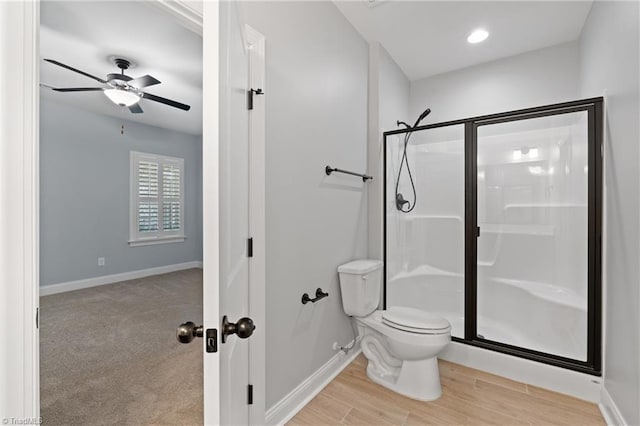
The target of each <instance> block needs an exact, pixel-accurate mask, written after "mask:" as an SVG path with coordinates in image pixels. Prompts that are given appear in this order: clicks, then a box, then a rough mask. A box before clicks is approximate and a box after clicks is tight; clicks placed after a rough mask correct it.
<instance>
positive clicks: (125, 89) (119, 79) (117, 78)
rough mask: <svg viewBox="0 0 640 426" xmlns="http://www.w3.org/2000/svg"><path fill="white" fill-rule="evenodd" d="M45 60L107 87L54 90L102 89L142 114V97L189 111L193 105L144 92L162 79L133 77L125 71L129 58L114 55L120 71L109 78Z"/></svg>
mask: <svg viewBox="0 0 640 426" xmlns="http://www.w3.org/2000/svg"><path fill="white" fill-rule="evenodd" d="M45 61H47V62H49V63H51V64H54V65H57V66H59V67H62V68H65V69H67V70H69V71H73V72H76V73H78V74H81V75H84V76H85V77H89V78H91V79H93V80H96V81H98V82H100V83H102V84H104V85H105V86H106V87H70V88H55V87H53V88H52V90H54V91H56V92H97V91H102V92H104V94H105V95H106V96H107V98H109V100H110V101H111V102H113V103H114V104H116V105H119V106H122V107H127V108H129V111H131V112H132V113H134V114H140V113H142V112H144V111H143V110H142V108H141V107H140V105H138V102H140V100H141V99H142V98H144V99H148V100H150V101H154V102H158V103H161V104H165V105H168V106H170V107H174V108H178V109H181V110H183V111H189V110H190V109H191V106H189V105H186V104H183V103H180V102H176V101H173V100H171V99H166V98H163V97H160V96H156V95H152V94H151V93H146V92H143V91H142V90H141V89H142V88H144V87H148V86H153V85H156V84H160V80H157V79H156V78H154V77H152V76H150V75H143V76H142V77H137V78H132V77H130V76H128V75H126V74H125V73H124V71H125V70H126V69H129V67H130V66H131V62H130V61H129V60H127V59H123V58H118V57H114V58H113V62H114V64H115V65H116V66H117V67H118V68H120V73H111V74H107V79H106V80H103V79H101V78H99V77H96V76H94V75H91V74H89V73H86V72H84V71H80V70H79V69H76V68H73V67H71V66H69V65H66V64H63V63H62V62H58V61H56V60H53V59H45Z"/></svg>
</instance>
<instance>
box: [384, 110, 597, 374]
mask: <svg viewBox="0 0 640 426" xmlns="http://www.w3.org/2000/svg"><path fill="white" fill-rule="evenodd" d="M602 103H603V101H602V98H594V99H586V100H580V101H575V102H568V103H563V104H555V105H548V106H542V107H537V108H530V109H526V110H518V111H511V112H506V113H500V114H493V115H487V116H481V117H474V118H468V119H463V120H456V121H449V122H444V123H437V124H430V125H425V126H420V127H417V128H414V129H402V130H396V131H390V132H386V133H385V134H384V168H385V170H384V175H385V176H384V177H385V181H384V188H385V191H384V193H385V194H384V195H385V196H384V235H385V238H384V244H385V248H384V253H385V287H384V288H385V295H384V296H385V297H384V300H385V307H390V306H410V307H415V308H419V309H424V310H426V311H429V312H433V313H437V314H440V315H441V316H443V317H445V318H447V319H448V320H449V322H450V323H451V325H452V337H453V339H454V340H455V341H458V342H462V343H466V344H471V345H474V346H479V347H482V348H486V349H491V350H495V351H499V352H504V353H508V354H511V355H515V356H520V357H523V358H528V359H533V360H536V361H540V362H545V363H548V364H552V365H556V366H560V367H565V368H569V369H573V370H577V371H582V372H586V373H590V374H594V375H599V374H600V372H601V300H600V299H601V278H600V277H601V227H602V226H601V223H602V108H603V106H602ZM407 133H411V138H410V141H409V143H408V145H407V160H408V163H409V166H410V168H411V172H412V175H413V180H414V183H415V191H416V204H415V208H414V209H413V210H412V211H411V212H410V213H404V212H401V211H399V210H398V209H397V207H396V202H395V201H396V184H397V186H398V189H397V192H399V193H402V194H403V195H404V197H405V198H407V194H409V195H408V196H409V197H411V196H412V195H413V192H412V188H411V184H410V180H409V179H408V175H407V173H406V169H404V171H403V174H402V175H401V178H400V180H399V182H398V168H399V166H400V162H401V158H402V155H403V143H404V140H405V136H406V135H407ZM405 167H406V165H405ZM410 201H412V203H413V200H410Z"/></svg>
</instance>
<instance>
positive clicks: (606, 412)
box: [598, 386, 629, 426]
mask: <svg viewBox="0 0 640 426" xmlns="http://www.w3.org/2000/svg"><path fill="white" fill-rule="evenodd" d="M598 406H599V407H600V412H601V413H602V417H604V421H605V422H607V425H608V426H625V425H628V424H629V423H627V422H626V421H625V420H624V417H622V413H621V412H620V410H619V409H618V406H617V405H616V403H615V401H614V400H613V398H611V395H609V392H607V389H606V388H605V387H604V386H603V387H602V394H601V398H600V404H598Z"/></svg>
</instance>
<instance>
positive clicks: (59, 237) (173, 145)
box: [40, 100, 202, 285]
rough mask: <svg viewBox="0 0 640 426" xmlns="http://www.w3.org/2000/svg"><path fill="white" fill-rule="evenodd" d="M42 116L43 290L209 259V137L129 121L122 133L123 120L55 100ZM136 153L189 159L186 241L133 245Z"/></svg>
mask: <svg viewBox="0 0 640 426" xmlns="http://www.w3.org/2000/svg"><path fill="white" fill-rule="evenodd" d="M40 114H41V115H40V285H49V284H57V283H63V282H68V281H74V280H80V279H85V278H92V277H98V276H101V275H110V274H117V273H122V272H129V271H134V270H139V269H146V268H153V267H158V266H164V265H172V264H176V263H182V262H190V261H200V260H202V236H201V234H202V218H201V216H202V213H201V205H202V204H201V200H199V199H200V198H201V190H202V188H201V184H200V183H199V181H200V180H201V176H202V171H201V167H202V155H201V151H202V149H201V147H202V143H201V137H199V136H192V135H187V134H184V133H179V132H174V131H170V130H165V129H160V128H157V127H151V126H147V125H144V124H138V123H133V122H127V121H124V124H125V133H124V135H120V126H121V125H122V124H123V121H122V120H117V119H115V118H112V117H107V116H102V115H97V114H94V113H90V112H85V111H82V110H79V109H75V108H72V107H69V106H66V105H61V104H58V103H53V102H51V101H47V100H42V102H41V109H40ZM132 150H133V151H142V152H149V153H155V154H164V155H170V156H175V157H182V158H184V160H185V233H186V236H187V240H186V241H185V242H183V243H173V244H161V245H154V246H146V247H129V245H128V240H129V151H132ZM198 206H200V207H198ZM99 256H104V257H105V258H106V265H105V266H98V262H97V258H98V257H99Z"/></svg>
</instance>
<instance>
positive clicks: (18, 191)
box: [0, 0, 264, 424]
mask: <svg viewBox="0 0 640 426" xmlns="http://www.w3.org/2000/svg"><path fill="white" fill-rule="evenodd" d="M188 3H189V2H188V1H184V0H175V1H169V0H157V1H156V2H155V3H152V4H153V5H154V6H156V7H160V8H162V9H164V10H165V11H166V12H167V13H169V14H171V15H173V16H174V17H176V19H177V20H178V21H179V22H180V23H182V24H183V25H185V26H187V27H188V28H190V29H192V30H194V31H196V32H199V31H198V28H200V29H201V34H202V36H203V93H204V96H203V115H204V116H205V117H207V120H203V154H202V156H203V217H204V218H205V219H204V221H203V268H204V281H205V282H207V283H208V284H207V286H204V287H205V288H206V289H207V290H208V291H204V297H203V298H204V303H206V304H207V316H206V317H205V318H204V321H205V327H215V328H218V327H219V324H220V315H219V313H220V306H219V305H218V303H217V301H218V300H219V299H218V291H219V256H218V254H219V232H218V231H219V223H218V218H219V214H218V206H219V191H218V182H219V176H218V170H219V167H218V164H219V163H218V159H219V158H218V157H219V156H218V146H219V134H218V117H219V116H218V112H219V82H218V71H219V69H218V68H219V62H218V56H219V46H218V41H219V31H218V29H219V21H218V17H219V5H218V2H203V10H202V14H200V13H199V11H197V10H196V9H194V8H192V7H191V6H189V4H188ZM0 22H2V24H3V25H2V26H0V28H1V30H0V37H1V38H0V41H1V43H0V59H1V60H2V62H3V63H10V64H12V67H11V68H10V69H9V70H6V71H4V70H0V87H2V89H3V94H4V96H3V98H2V99H0V136H1V138H0V143H1V145H0V170H2V181H1V182H2V183H1V184H0V201H1V203H2V204H1V205H2V206H11V208H0V224H2V225H0V278H1V281H0V285H1V286H0V295H2V297H0V318H2V320H3V323H4V324H11V325H12V327H10V328H9V327H3V328H0V343H1V346H2V348H3V349H0V383H2V384H3V386H2V387H0V417H6V418H16V419H25V418H37V417H39V415H40V404H39V400H40V380H39V331H38V328H37V327H36V320H37V317H36V315H37V312H38V308H39V201H38V200H39V179H40V176H39V127H40V121H39V109H40V108H39V107H40V105H39V101H40V92H39V80H40V76H39V71H40V63H39V60H40V54H39V50H40V49H39V33H40V31H39V30H40V28H39V27H40V3H39V1H23V2H4V3H2V4H0ZM5 40H11V43H8V42H6V41H5ZM5 89H6V90H5ZM9 100H10V102H9ZM17 141H19V142H20V143H17ZM205 165H209V167H206V166H205ZM7 224H10V226H8V225H7ZM262 241H264V240H262ZM262 303H263V304H264V299H263V300H262ZM262 309H263V312H264V307H263V308H262ZM262 321H263V320H262ZM262 323H263V324H264V322H262ZM203 340H204V339H203ZM204 343H205V342H204V341H203V342H202V345H203V354H206V357H205V368H204V375H203V380H204V383H203V386H204V389H205V395H206V399H205V401H204V415H205V417H204V421H205V424H218V423H219V420H220V410H219V408H220V399H219V397H220V382H219V377H220V374H219V372H220V370H219V355H218V353H209V354H207V353H206V352H205V351H204ZM263 357H264V354H263ZM262 370H263V372H262V374H263V376H264V368H263V369H262ZM263 382H264V381H263ZM263 415H264V414H263Z"/></svg>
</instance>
